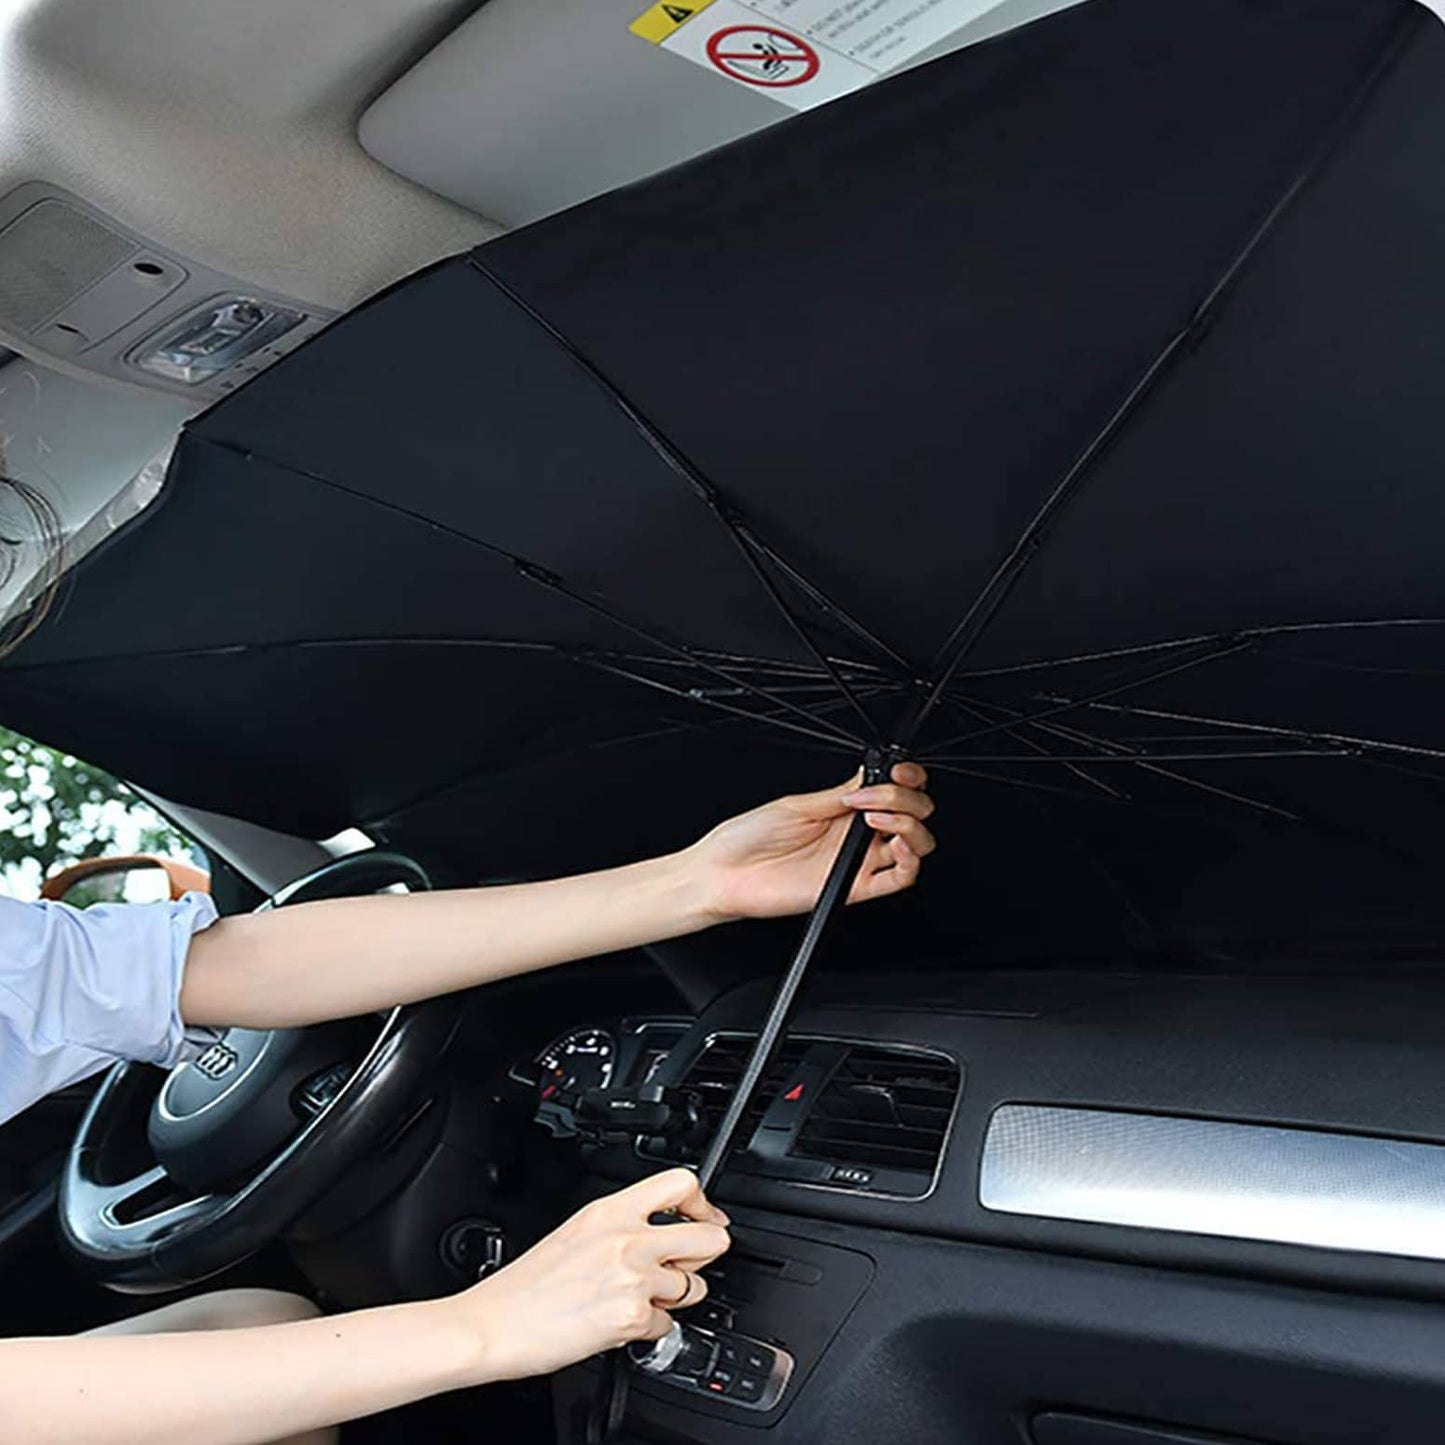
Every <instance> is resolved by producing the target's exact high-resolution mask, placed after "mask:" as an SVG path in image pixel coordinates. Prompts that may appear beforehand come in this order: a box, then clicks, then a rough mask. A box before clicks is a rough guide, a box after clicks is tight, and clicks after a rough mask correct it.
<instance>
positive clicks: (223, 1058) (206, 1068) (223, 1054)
mask: <svg viewBox="0 0 1445 1445" xmlns="http://www.w3.org/2000/svg"><path fill="white" fill-rule="evenodd" d="M240 1062H241V1056H240V1054H238V1053H237V1052H236V1051H235V1049H233V1048H232V1047H231V1046H230V1045H229V1044H212V1045H211V1047H210V1048H208V1049H207V1050H206V1052H205V1053H203V1054H202V1055H201V1056H200V1058H198V1059H197V1060H196V1061H195V1063H194V1065H193V1067H194V1068H195V1069H196V1070H197V1071H199V1072H200V1073H202V1074H204V1075H205V1076H206V1077H207V1078H208V1079H224V1078H225V1077H226V1075H227V1074H229V1073H230V1072H231V1070H232V1069H234V1068H235V1067H236V1065H237V1064H239V1063H240Z"/></svg>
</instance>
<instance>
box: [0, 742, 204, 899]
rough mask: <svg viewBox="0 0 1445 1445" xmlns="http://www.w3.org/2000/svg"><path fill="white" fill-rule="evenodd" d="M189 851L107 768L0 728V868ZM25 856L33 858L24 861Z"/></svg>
mask: <svg viewBox="0 0 1445 1445" xmlns="http://www.w3.org/2000/svg"><path fill="white" fill-rule="evenodd" d="M131 850H134V851H137V852H142V853H158V854H162V855H165V856H170V857H182V858H186V857H190V856H191V853H192V848H191V845H190V843H189V842H188V841H187V840H186V839H185V838H184V837H183V836H182V835H181V834H179V833H177V832H176V831H175V829H174V828H172V827H171V826H170V825H169V824H168V823H167V822H166V820H165V819H164V818H162V817H161V816H160V814H159V813H157V812H156V811H155V810H154V809H153V808H150V807H148V806H147V805H146V804H145V803H144V802H142V801H141V799H139V798H138V797H136V795H135V794H134V793H132V792H131V791H130V790H129V789H128V788H127V787H126V786H125V785H124V784H123V783H121V782H119V781H117V780H116V779H115V778H113V777H111V776H110V774H109V773H106V772H102V771H101V769H99V768H95V767H92V766H91V765H90V764H89V763H83V762H81V761H80V759H79V758H73V757H71V756H70V755H69V754H68V753H62V752H57V751H56V750H55V749H54V748H47V747H45V746H44V745H43V744H41V743H37V742H33V741H32V740H31V739H30V738H27V737H22V736H21V735H20V734H19V733H17V732H12V731H11V730H10V729H9V728H0V871H3V872H4V873H5V874H7V875H10V876H13V875H14V873H15V871H16V870H17V869H24V870H25V871H26V872H27V873H31V874H33V872H34V869H35V867H36V866H37V865H38V867H39V872H40V876H41V877H48V876H49V875H50V874H52V873H54V872H55V871H56V870H57V869H60V868H64V867H66V866H67V865H68V864H71V863H75V862H77V861H79V860H80V859H82V858H93V857H96V856H97V855H99V854H102V853H107V852H129V851H131ZM27 860H33V861H27Z"/></svg>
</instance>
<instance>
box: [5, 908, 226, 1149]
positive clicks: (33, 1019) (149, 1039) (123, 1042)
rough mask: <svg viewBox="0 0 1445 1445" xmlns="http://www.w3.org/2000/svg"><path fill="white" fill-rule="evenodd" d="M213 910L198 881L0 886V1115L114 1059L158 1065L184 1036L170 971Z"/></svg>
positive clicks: (191, 1040) (182, 1054)
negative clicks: (114, 892) (124, 891)
mask: <svg viewBox="0 0 1445 1445" xmlns="http://www.w3.org/2000/svg"><path fill="white" fill-rule="evenodd" d="M215 921H216V909H215V905H214V904H213V903H212V902H211V900H210V899H209V898H208V897H207V896H206V895H205V894H204V893H188V894H187V895H186V896H185V897H184V898H183V899H181V900H180V901H179V902H178V903H102V904H97V905H95V906H94V907H92V908H87V909H85V910H84V911H83V912H82V911H81V910H79V909H75V908H71V907H69V906H67V905H66V904H64V903H22V902H20V901H19V900H18V899H14V898H0V1123H4V1121H5V1120H6V1119H9V1118H12V1117H13V1116H14V1115H16V1114H18V1113H19V1112H20V1111H21V1110H22V1109H24V1108H26V1107H27V1106H28V1105H30V1104H33V1103H34V1102H35V1101H36V1100H37V1099H39V1098H41V1097H42V1096H43V1095H45V1094H49V1093H52V1092H53V1091H54V1090H56V1089H63V1088H65V1086H66V1085H67V1084H73V1083H76V1082H77V1081H79V1080H80V1079H84V1078H86V1077H87V1076H88V1075H90V1074H94V1073H96V1072H98V1071H99V1070H101V1069H103V1068H105V1067H106V1066H107V1065H108V1064H112V1063H114V1062H115V1061H116V1060H117V1059H134V1060H136V1061H138V1062H141V1063H148V1064H161V1065H166V1066H169V1065H171V1064H175V1063H178V1062H179V1061H180V1060H181V1059H183V1058H186V1057H189V1055H190V1053H191V1052H192V1051H193V1046H196V1045H201V1044H203V1043H205V1042H209V1041H210V1039H212V1038H214V1034H211V1033H209V1032H206V1031H197V1033H196V1034H195V1036H194V1037H191V1036H188V1035H187V1032H186V1027H185V1025H184V1023H183V1022H182V1021H181V1013H180V996H181V978H182V976H183V974H184V971H185V963H186V951H187V949H188V948H189V947H190V942H191V938H192V936H193V935H194V934H195V933H196V932H197V931H198V930H200V929H202V928H207V927H209V926H210V925H211V924H212V923H214V922H215Z"/></svg>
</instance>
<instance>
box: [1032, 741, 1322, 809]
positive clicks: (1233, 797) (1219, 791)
mask: <svg viewBox="0 0 1445 1445" xmlns="http://www.w3.org/2000/svg"><path fill="white" fill-rule="evenodd" d="M1040 726H1042V727H1043V728H1044V729H1045V730H1046V731H1049V732H1054V733H1057V734H1058V735H1059V736H1060V737H1062V738H1064V739H1066V740H1070V741H1075V742H1079V743H1083V744H1084V745H1085V746H1092V747H1093V748H1094V749H1096V750H1098V751H1099V752H1103V753H1105V754H1110V756H1107V757H1095V758H1093V759H1092V761H1094V762H1107V761H1119V762H1128V763H1132V764H1133V765H1134V766H1136V767H1138V768H1139V770H1140V771H1141V772H1146V773H1153V774H1154V775H1156V776H1157V777H1161V778H1167V779H1169V780H1170V781H1171V782H1175V783H1179V784H1181V785H1182V786H1184V787H1187V788H1193V789H1196V790H1199V791H1203V792H1207V793H1212V794H1214V795H1215V796H1217V797H1222V798H1226V799H1229V800H1230V801H1232V802H1236V803H1240V804H1242V805H1243V806H1245V807H1248V808H1252V809H1257V810H1259V811H1261V812H1265V813H1270V814H1274V815H1277V816H1281V817H1285V818H1287V819H1290V820H1291V821H1294V822H1302V821H1303V819H1300V818H1297V817H1295V815H1294V814H1292V813H1288V812H1286V811H1284V810H1283V809H1281V808H1278V807H1276V806H1275V805H1273V804H1271V803H1266V802H1263V801H1261V800H1260V799H1258V798H1252V797H1250V796H1249V795H1248V794H1245V793H1236V792H1234V791H1232V790H1229V789H1224V788H1220V787H1219V786H1218V785H1217V784H1206V783H1202V782H1200V781H1199V780H1198V779H1197V778H1191V777H1189V776H1188V775H1187V774H1184V773H1178V772H1175V771H1174V770H1173V769H1171V768H1163V767H1160V766H1158V760H1157V757H1156V758H1150V757H1147V756H1146V757H1139V756H1134V757H1129V756H1127V755H1128V754H1129V753H1130V752H1131V745H1130V744H1129V743H1128V742H1125V741H1121V740H1118V739H1113V738H1101V737H1097V736H1095V735H1094V734H1093V733H1088V732H1084V731H1082V730H1081V729H1078V728H1071V727H1067V726H1064V725H1061V724H1058V723H1053V724H1041V725H1040ZM1215 756H1217V754H1210V757H1211V758H1213V757H1215ZM1270 756H1276V754H1270Z"/></svg>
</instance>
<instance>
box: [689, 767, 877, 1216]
mask: <svg viewBox="0 0 1445 1445" xmlns="http://www.w3.org/2000/svg"><path fill="white" fill-rule="evenodd" d="M904 757H905V753H904V751H903V749H902V748H901V747H899V746H897V745H896V744H895V745H893V746H890V747H887V748H869V749H868V752H867V753H866V754H865V755H864V759H863V786H864V787H865V788H866V787H870V786H872V785H874V784H876V783H886V782H888V781H889V780H890V779H891V778H892V776H893V769H894V767H895V766H896V765H897V764H898V763H900V762H902V761H903V759H904ZM872 835H873V830H872V828H871V827H870V826H869V824H868V820H867V819H866V818H865V817H864V816H863V814H862V813H854V815H853V817H852V819H851V820H850V821H849V823H848V831H847V832H846V833H845V834H844V835H843V842H842V844H841V845H840V847H839V849H838V853H837V856H836V857H835V858H834V859H833V866H832V867H831V868H830V869H829V870H828V877H827V879H826V880H825V881H824V883H823V889H822V892H821V893H819V895H818V901H817V902H816V903H815V904H814V905H813V911H812V912H811V913H810V914H809V915H808V922H807V926H806V927H805V928H804V929H803V937H802V939H801V940H800V941H799V943H798V947H797V951H796V952H795V953H794V954H793V960H792V962H791V963H790V964H789V965H788V968H787V972H786V973H784V974H783V978H782V981H781V982H780V983H779V984H778V989H777V992H776V993H775V994H774V995H773V1002H772V1004H771V1005H770V1006H769V1008H768V1015H767V1018H766V1019H765V1020H764V1021H763V1026H762V1028H761V1029H760V1030H759V1031H758V1041H757V1043H756V1044H755V1045H754V1046H753V1051H752V1053H751V1054H750V1055H749V1056H748V1062H747V1066H746V1067H745V1068H744V1069H743V1073H742V1077H741V1078H740V1079H739V1080H738V1086H737V1088H736V1089H735V1090H733V1096H732V1099H731V1101H730V1102H729V1104H728V1107H727V1110H726V1112H725V1113H724V1114H723V1117H722V1122H721V1123H719V1125H718V1126H717V1130H716V1132H715V1133H714V1134H713V1137H712V1143H711V1144H709V1145H708V1148H707V1153H706V1154H705V1155H703V1159H702V1162H701V1163H700V1164H699V1165H698V1169H697V1177H698V1182H699V1183H700V1184H701V1185H702V1187H703V1189H704V1190H706V1189H710V1188H711V1187H712V1184H713V1181H714V1180H715V1179H716V1178H717V1176H718V1174H719V1173H720V1172H721V1171H722V1166H723V1164H724V1163H725V1162H726V1160H727V1157H728V1155H729V1154H730V1153H731V1152H732V1148H733V1141H734V1136H735V1135H736V1134H737V1131H738V1126H739V1125H740V1124H741V1123H742V1120H743V1115H744V1114H745V1113H746V1112H747V1108H748V1104H749V1103H750V1102H751V1100H752V1096H753V1094H754V1093H755V1092H756V1091H757V1088H758V1085H759V1083H760V1082H761V1080H762V1078H763V1075H764V1073H766V1071H767V1068H768V1065H769V1064H771V1063H772V1061H773V1055H774V1054H775V1053H776V1052H777V1050H778V1046H779V1045H780V1044H781V1043H782V1040H783V1034H784V1033H785V1032H786V1030H787V1027H788V1022H789V1020H790V1019H791V1018H792V1015H793V1011H794V1008H795V1006H796V1004H797V998H798V991H799V989H800V988H801V987H802V985H803V979H804V977H805V976H806V975H807V972H808V965H809V964H810V963H812V961H813V955H814V954H815V953H816V952H817V949H818V945H819V944H820V943H821V942H822V941H823V936H824V934H825V933H826V931H827V928H828V925H829V924H830V923H831V922H832V921H833V918H834V917H835V916H836V914H837V912H838V909H839V908H840V907H841V906H842V905H843V903H844V901H845V900H846V899H847V897H848V894H849V893H850V892H851V891H852V887H853V880H854V879H855V878H856V877H857V875H858V870H859V868H860V867H861V866H862V864H863V859H864V858H865V856H866V855H867V852H868V845H869V843H871V842H872Z"/></svg>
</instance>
